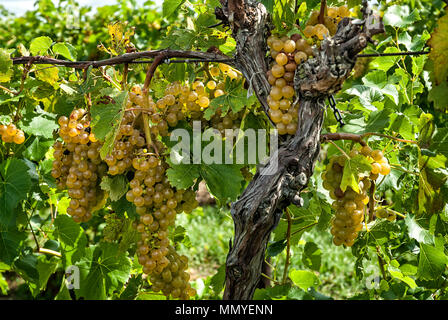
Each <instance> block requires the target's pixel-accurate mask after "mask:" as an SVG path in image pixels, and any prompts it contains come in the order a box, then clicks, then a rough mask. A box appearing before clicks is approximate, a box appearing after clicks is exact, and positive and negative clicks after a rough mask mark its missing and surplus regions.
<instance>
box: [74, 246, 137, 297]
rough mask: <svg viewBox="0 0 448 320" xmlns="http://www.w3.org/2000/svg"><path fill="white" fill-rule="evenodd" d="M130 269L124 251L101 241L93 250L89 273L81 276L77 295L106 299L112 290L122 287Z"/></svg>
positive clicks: (129, 263)
mask: <svg viewBox="0 0 448 320" xmlns="http://www.w3.org/2000/svg"><path fill="white" fill-rule="evenodd" d="M130 270H131V262H130V260H129V258H128V257H127V256H126V253H124V252H120V251H119V250H118V248H117V246H116V245H115V244H113V243H101V244H100V245H99V246H97V247H96V248H95V250H94V252H93V258H92V261H91V265H90V269H89V273H88V275H87V277H86V278H81V281H80V289H79V292H78V293H77V295H78V296H79V297H84V298H85V299H88V300H103V299H106V298H107V296H108V295H110V294H111V293H112V292H113V291H114V290H116V289H121V288H122V286H123V284H124V283H126V281H127V279H128V278H129V272H130Z"/></svg>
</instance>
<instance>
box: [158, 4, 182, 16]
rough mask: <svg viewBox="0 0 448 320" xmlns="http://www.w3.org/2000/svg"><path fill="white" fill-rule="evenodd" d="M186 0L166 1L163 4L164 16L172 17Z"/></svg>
mask: <svg viewBox="0 0 448 320" xmlns="http://www.w3.org/2000/svg"><path fill="white" fill-rule="evenodd" d="M184 2H185V0H164V1H163V4H162V15H163V16H164V17H166V18H168V17H169V16H171V15H172V14H173V13H174V12H175V11H176V10H177V8H179V7H180V6H181V5H182V4H183V3H184Z"/></svg>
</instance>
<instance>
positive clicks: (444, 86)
mask: <svg viewBox="0 0 448 320" xmlns="http://www.w3.org/2000/svg"><path fill="white" fill-rule="evenodd" d="M447 92H448V81H443V82H441V83H440V84H439V85H436V84H433V86H432V88H431V90H429V95H428V100H429V101H432V102H433V103H434V107H435V108H436V109H437V110H440V111H446V110H448V94H446V93H447Z"/></svg>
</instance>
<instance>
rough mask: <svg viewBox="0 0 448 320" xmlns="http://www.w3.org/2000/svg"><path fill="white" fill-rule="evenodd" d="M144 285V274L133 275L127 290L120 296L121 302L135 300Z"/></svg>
mask: <svg viewBox="0 0 448 320" xmlns="http://www.w3.org/2000/svg"><path fill="white" fill-rule="evenodd" d="M142 284H143V281H142V274H138V275H133V276H132V277H131V278H130V279H129V281H128V283H127V284H126V289H124V290H123V292H122V293H121V294H120V300H134V299H135V298H136V297H137V296H138V293H139V290H140V287H141V286H142Z"/></svg>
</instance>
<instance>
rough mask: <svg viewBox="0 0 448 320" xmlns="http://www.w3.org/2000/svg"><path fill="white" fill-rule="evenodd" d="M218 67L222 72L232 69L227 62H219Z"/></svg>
mask: <svg viewBox="0 0 448 320" xmlns="http://www.w3.org/2000/svg"><path fill="white" fill-rule="evenodd" d="M218 67H219V69H220V70H221V71H222V72H227V71H229V70H230V66H229V65H227V64H225V63H219V64H218Z"/></svg>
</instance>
